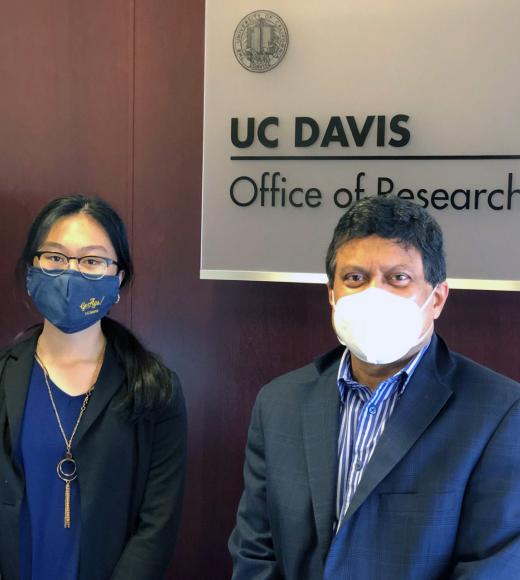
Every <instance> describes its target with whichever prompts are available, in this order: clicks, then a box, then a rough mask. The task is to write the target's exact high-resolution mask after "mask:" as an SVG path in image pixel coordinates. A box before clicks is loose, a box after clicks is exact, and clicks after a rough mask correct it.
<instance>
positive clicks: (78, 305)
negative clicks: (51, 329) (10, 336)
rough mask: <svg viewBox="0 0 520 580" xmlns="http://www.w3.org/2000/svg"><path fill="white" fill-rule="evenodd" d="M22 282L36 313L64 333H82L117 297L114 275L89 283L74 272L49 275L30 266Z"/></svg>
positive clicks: (116, 279)
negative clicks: (24, 280) (25, 284)
mask: <svg viewBox="0 0 520 580" xmlns="http://www.w3.org/2000/svg"><path fill="white" fill-rule="evenodd" d="M26 283H27V292H28V293H29V296H30V297H31V298H32V299H33V301H34V303H35V305H36V308H38V311H39V312H40V314H41V315H42V316H43V317H44V318H46V319H47V320H48V321H49V322H51V323H52V324H54V326H56V327H57V328H59V329H60V330H61V331H62V332H65V333H67V334H72V333H74V332H79V331H80V330H85V328H88V327H89V326H92V325H93V324H95V323H96V322H97V321H98V320H101V318H103V316H105V315H106V314H107V313H108V311H109V310H110V308H111V307H112V306H113V305H114V304H115V303H116V302H117V301H118V298H119V277H118V276H103V278H100V279H99V280H89V279H87V278H84V277H83V276H82V275H81V274H80V273H79V272H78V271H77V270H65V271H64V272H63V274H60V275H59V276H49V275H48V274H45V273H44V272H42V270H41V269H40V268H39V267H36V266H31V267H30V268H29V269H28V271H27V280H26Z"/></svg>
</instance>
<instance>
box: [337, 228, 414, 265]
mask: <svg viewBox="0 0 520 580" xmlns="http://www.w3.org/2000/svg"><path fill="white" fill-rule="evenodd" d="M350 260H369V261H390V262H395V263H396V265H398V264H401V265H404V264H408V265H414V264H415V265H420V266H421V267H422V256H421V253H420V252H419V250H418V249H417V248H416V247H415V246H414V245H412V244H407V243H406V242H403V241H401V240H396V239H389V238H382V237H380V236H376V235H372V236H367V237H363V238H353V239H350V240H347V241H346V242H344V243H343V244H341V245H340V246H339V248H338V251H337V260H336V261H337V262H339V261H342V262H344V261H350Z"/></svg>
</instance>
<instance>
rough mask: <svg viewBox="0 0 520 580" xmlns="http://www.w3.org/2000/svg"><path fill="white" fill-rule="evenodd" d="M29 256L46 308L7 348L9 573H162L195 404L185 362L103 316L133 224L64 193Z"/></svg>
mask: <svg viewBox="0 0 520 580" xmlns="http://www.w3.org/2000/svg"><path fill="white" fill-rule="evenodd" d="M19 268H21V269H22V270H23V273H24V275H25V276H26V287H27V292H28V294H29V295H30V296H31V298H32V300H33V302H34V304H35V305H36V307H37V309H38V310H39V312H40V314H41V315H42V316H43V318H44V321H43V326H40V327H39V328H38V330H37V331H36V333H35V334H34V336H32V337H31V338H29V339H28V340H26V341H24V342H20V343H18V344H16V345H15V346H13V347H11V348H9V349H8V350H6V351H4V352H3V353H1V354H0V438H1V447H0V578H1V580H18V579H20V580H26V579H31V580H56V579H58V578H59V579H60V580H108V579H110V580H120V579H121V580H132V579H135V580H158V579H160V578H163V577H164V574H165V570H166V567H167V565H168V561H169V559H170V557H171V554H172V552H173V545H174V542H175V535H176V532H177V528H178V524H179V515H180V508H181V496H182V488H183V482H184V470H185V453H186V449H185V443H186V419H185V408H184V400H183V396H182V391H181V387H180V384H179V381H178V379H177V377H176V375H175V374H173V373H171V372H170V371H169V370H168V369H167V368H166V367H164V366H163V365H162V364H161V363H160V362H159V360H158V359H157V358H156V357H155V356H154V355H153V354H151V353H150V352H148V351H147V350H145V349H144V348H143V346H142V345H141V344H140V343H139V341H138V340H137V339H136V337H135V336H134V335H133V334H132V333H131V332H130V331H128V330H127V329H126V328H125V327H123V326H122V325H121V324H119V323H118V322H116V321H115V320H112V319H111V318H108V317H107V316H106V315H107V313H108V312H109V310H110V308H111V306H112V305H113V304H114V303H116V302H118V301H119V291H120V289H122V288H123V287H124V286H127V285H128V284H129V283H130V281H131V279H132V275H133V267H132V260H131V257H130V253H129V247H128V240H127V235H126V231H125V227H124V225H123V223H122V221H121V219H120V217H119V216H118V215H117V213H116V212H115V211H114V210H113V209H112V208H111V207H110V206H109V205H108V204H107V203H106V202H104V201H102V200H99V199H91V198H87V197H83V196H71V197H62V198H59V199H56V200H54V201H52V202H50V203H49V204H48V205H47V206H45V207H44V208H43V210H42V211H41V212H40V214H39V215H38V217H37V218H36V220H35V221H34V223H33V224H32V226H31V228H30V231H29V234H28V237H27V241H26V244H25V248H24V250H23V254H22V256H21V259H20V262H19Z"/></svg>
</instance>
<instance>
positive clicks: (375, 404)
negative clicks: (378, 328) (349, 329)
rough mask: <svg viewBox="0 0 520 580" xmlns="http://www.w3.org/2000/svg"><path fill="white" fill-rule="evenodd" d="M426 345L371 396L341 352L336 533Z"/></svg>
mask: <svg viewBox="0 0 520 580" xmlns="http://www.w3.org/2000/svg"><path fill="white" fill-rule="evenodd" d="M428 346H429V344H428V345H426V346H424V347H423V348H422V349H421V350H420V351H419V352H418V353H417V355H416V356H415V357H414V358H413V359H412V360H411V361H410V362H409V363H408V364H407V365H406V366H405V367H404V368H402V369H401V370H400V371H399V372H397V373H396V374H395V375H392V376H391V377H389V378H388V379H386V380H384V381H382V382H381V383H380V384H379V385H378V386H377V388H376V389H375V391H374V392H372V391H371V390H370V389H369V388H368V387H367V386H365V385H361V384H360V383H358V382H356V381H355V380H354V378H353V377H352V366H351V361H350V352H349V351H348V349H346V350H345V353H344V354H343V358H342V359H341V363H340V366H339V371H338V388H339V394H340V401H341V405H340V430H339V440H338V485H337V493H336V522H337V525H336V532H337V531H338V529H339V527H340V526H341V523H342V520H343V518H344V517H345V514H346V512H347V509H348V506H349V505H350V501H351V499H352V496H353V495H354V492H355V491H356V488H357V486H358V485H359V482H360V481H361V478H362V477H363V472H364V471H365V468H366V466H367V464H368V462H369V461H370V458H371V457H372V454H373V453H374V449H375V446H376V444H377V442H378V440H379V438H380V437H381V434H382V433H383V431H384V429H385V426H386V423H387V422H388V419H389V418H390V416H391V415H392V413H393V411H394V408H395V405H396V403H397V400H398V399H399V397H400V396H401V395H402V393H403V391H404V389H405V388H406V385H407V384H408V381H409V380H410V377H411V376H412V374H413V372H414V370H415V369H416V367H417V365H418V364H419V362H420V360H421V358H422V356H423V354H424V353H425V351H426V349H427V348H428Z"/></svg>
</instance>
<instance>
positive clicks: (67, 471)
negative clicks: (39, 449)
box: [56, 453, 78, 481]
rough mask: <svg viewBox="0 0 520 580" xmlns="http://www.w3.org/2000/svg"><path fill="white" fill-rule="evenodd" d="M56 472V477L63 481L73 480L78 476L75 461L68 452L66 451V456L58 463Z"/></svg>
mask: <svg viewBox="0 0 520 580" xmlns="http://www.w3.org/2000/svg"><path fill="white" fill-rule="evenodd" d="M56 472H57V473H58V477H59V478H60V479H62V480H63V481H74V480H75V479H76V477H77V476H78V471H77V469H76V461H75V460H74V459H73V458H72V455H70V453H67V456H66V457H64V458H63V459H62V460H61V461H60V462H59V463H58V465H57V466H56Z"/></svg>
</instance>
